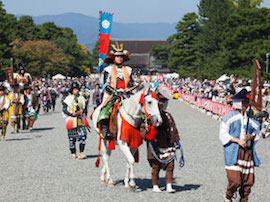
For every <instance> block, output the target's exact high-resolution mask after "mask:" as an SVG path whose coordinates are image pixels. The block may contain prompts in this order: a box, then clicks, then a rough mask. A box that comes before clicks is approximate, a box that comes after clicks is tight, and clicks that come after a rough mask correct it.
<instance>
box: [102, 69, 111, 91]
mask: <svg viewBox="0 0 270 202" xmlns="http://www.w3.org/2000/svg"><path fill="white" fill-rule="evenodd" d="M110 79H111V78H110V74H109V73H108V72H107V71H104V73H103V74H102V75H101V78H100V83H101V85H103V89H104V88H105V87H106V86H107V85H110Z"/></svg>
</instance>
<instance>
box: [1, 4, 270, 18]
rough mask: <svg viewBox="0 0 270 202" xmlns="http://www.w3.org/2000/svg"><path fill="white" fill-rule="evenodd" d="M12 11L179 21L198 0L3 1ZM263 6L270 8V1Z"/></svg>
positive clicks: (194, 7) (28, 13)
mask: <svg viewBox="0 0 270 202" xmlns="http://www.w3.org/2000/svg"><path fill="white" fill-rule="evenodd" d="M2 1H3V3H4V5H5V7H4V8H5V9H6V10H7V11H8V12H9V13H13V14H27V15H33V16H38V15H47V14H49V15H50V14H61V13H65V12H73V13H82V14H85V15H89V16H94V17H97V16H98V11H100V10H103V11H108V12H114V13H115V15H114V20H115V21H117V22H138V23H141V22H144V23H145V22H169V23H174V22H178V21H179V20H180V19H181V17H183V15H184V14H185V13H187V12H192V11H195V12H197V4H198V3H199V0H132V1H131V0H2ZM262 5H263V6H266V7H270V0H265V3H263V4H262Z"/></svg>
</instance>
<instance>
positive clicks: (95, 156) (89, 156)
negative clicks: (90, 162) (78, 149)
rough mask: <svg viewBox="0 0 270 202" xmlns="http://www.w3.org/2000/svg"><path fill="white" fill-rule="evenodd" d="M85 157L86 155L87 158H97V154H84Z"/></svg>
mask: <svg viewBox="0 0 270 202" xmlns="http://www.w3.org/2000/svg"><path fill="white" fill-rule="evenodd" d="M86 157H87V158H88V159H93V158H97V157H98V155H86Z"/></svg>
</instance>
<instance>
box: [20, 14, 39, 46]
mask: <svg viewBox="0 0 270 202" xmlns="http://www.w3.org/2000/svg"><path fill="white" fill-rule="evenodd" d="M16 31H17V38H21V39H22V40H23V41H27V40H35V39H38V34H39V31H40V30H39V29H38V27H37V26H36V25H35V23H34V20H33V18H32V17H31V16H22V17H20V20H19V21H18V22H17V28H16Z"/></svg>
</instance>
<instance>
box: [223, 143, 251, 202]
mask: <svg viewBox="0 0 270 202" xmlns="http://www.w3.org/2000/svg"><path fill="white" fill-rule="evenodd" d="M238 160H243V161H247V162H251V161H252V162H253V151H252V149H249V150H247V151H244V149H242V148H240V149H239V151H238ZM236 166H237V167H239V168H240V169H243V170H242V172H240V171H235V170H228V169H226V173H227V178H228V186H227V192H226V198H227V199H231V198H232V197H233V195H234V193H235V192H236V191H237V189H238V188H239V187H240V189H239V194H240V197H241V200H240V202H247V201H248V195H249V194H250V192H251V187H252V186H253V185H254V182H255V175H254V165H251V166H249V167H247V166H243V165H240V164H238V163H237V165H236ZM247 170H248V171H247ZM251 170H252V172H251ZM244 171H245V172H246V173H243V172H244Z"/></svg>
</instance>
